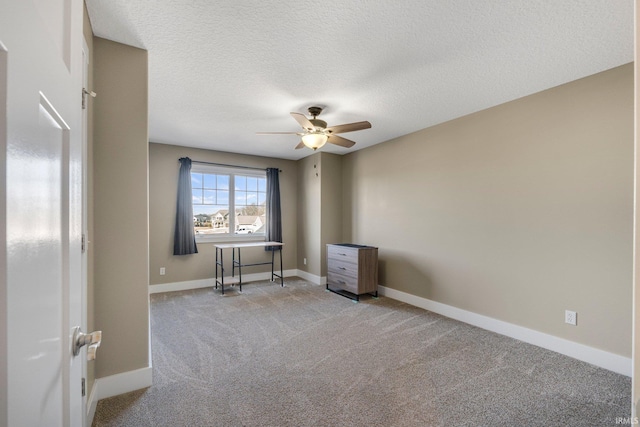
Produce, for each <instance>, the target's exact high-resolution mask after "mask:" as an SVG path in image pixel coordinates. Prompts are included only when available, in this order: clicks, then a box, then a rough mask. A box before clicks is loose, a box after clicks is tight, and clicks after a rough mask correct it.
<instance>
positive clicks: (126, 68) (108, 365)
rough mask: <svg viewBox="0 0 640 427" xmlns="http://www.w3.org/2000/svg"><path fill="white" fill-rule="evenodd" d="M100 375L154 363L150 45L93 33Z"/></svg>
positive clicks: (98, 368) (96, 370)
mask: <svg viewBox="0 0 640 427" xmlns="http://www.w3.org/2000/svg"><path fill="white" fill-rule="evenodd" d="M93 59H94V67H93V69H94V83H95V86H94V87H95V89H94V90H95V92H97V93H98V94H99V95H98V97H97V98H96V99H95V100H94V107H95V110H94V147H93V148H94V151H93V157H94V175H93V176H94V185H93V194H94V236H93V247H94V255H95V256H94V272H95V274H94V277H95V279H94V280H95V283H94V299H95V301H94V309H95V317H94V319H95V325H94V326H95V328H96V329H100V330H102V333H103V335H102V345H101V346H100V349H99V350H98V357H97V359H96V363H95V375H96V377H97V378H101V377H105V376H108V375H113V374H118V373H121V372H127V371H132V370H135V369H139V368H143V367H147V366H148V365H149V345H148V344H149V296H148V284H149V236H148V230H149V219H148V218H149V215H148V184H147V176H148V135H147V112H148V104H147V52H146V51H144V50H140V49H136V48H133V47H130V46H126V45H122V44H119V43H115V42H111V41H108V40H105V39H101V38H97V37H96V38H94V43H93Z"/></svg>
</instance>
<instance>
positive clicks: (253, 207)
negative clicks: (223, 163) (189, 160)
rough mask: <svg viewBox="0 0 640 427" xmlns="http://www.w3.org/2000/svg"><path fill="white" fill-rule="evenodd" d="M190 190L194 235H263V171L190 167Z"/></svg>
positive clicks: (264, 198) (265, 199)
mask: <svg viewBox="0 0 640 427" xmlns="http://www.w3.org/2000/svg"><path fill="white" fill-rule="evenodd" d="M191 191H192V200H193V226H194V229H195V233H196V236H197V237H207V236H224V235H242V234H245V235H246V234H264V228H265V225H266V222H267V221H266V201H267V178H266V172H262V171H256V172H254V171H250V172H247V171H246V170H243V171H241V172H240V171H236V170H235V169H227V170H222V169H221V168H209V170H207V168H193V169H192V172H191Z"/></svg>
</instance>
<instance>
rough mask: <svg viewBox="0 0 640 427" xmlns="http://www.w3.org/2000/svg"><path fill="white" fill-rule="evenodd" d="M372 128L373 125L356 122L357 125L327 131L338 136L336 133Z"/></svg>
mask: <svg viewBox="0 0 640 427" xmlns="http://www.w3.org/2000/svg"><path fill="white" fill-rule="evenodd" d="M370 128H371V123H369V122H367V121H364V122H355V123H347V124H344V125H337V126H331V127H329V128H327V129H326V131H327V132H329V133H333V134H336V133H345V132H353V131H355V130H362V129H370Z"/></svg>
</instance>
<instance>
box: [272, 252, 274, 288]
mask: <svg viewBox="0 0 640 427" xmlns="http://www.w3.org/2000/svg"><path fill="white" fill-rule="evenodd" d="M273 252H274V250H273V248H271V281H272V282H273Z"/></svg>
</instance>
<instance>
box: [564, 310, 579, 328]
mask: <svg viewBox="0 0 640 427" xmlns="http://www.w3.org/2000/svg"><path fill="white" fill-rule="evenodd" d="M564 322H565V323H568V324H570V325H573V326H576V325H577V324H578V313H576V312H575V311H571V310H565V311H564Z"/></svg>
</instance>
